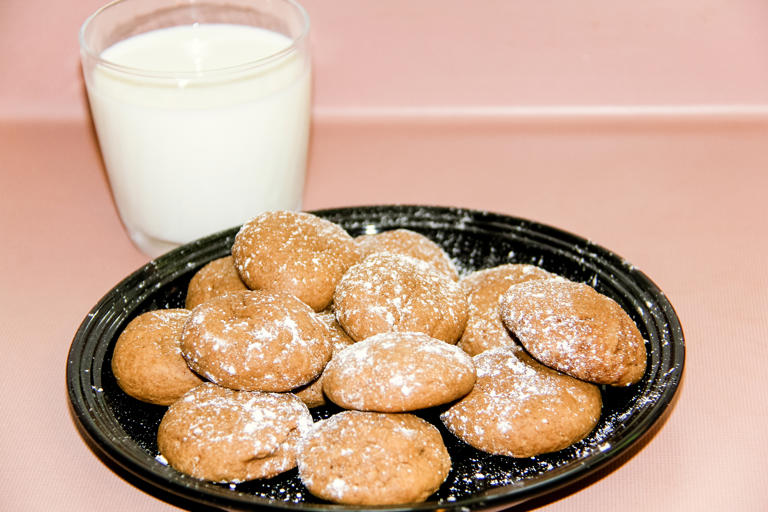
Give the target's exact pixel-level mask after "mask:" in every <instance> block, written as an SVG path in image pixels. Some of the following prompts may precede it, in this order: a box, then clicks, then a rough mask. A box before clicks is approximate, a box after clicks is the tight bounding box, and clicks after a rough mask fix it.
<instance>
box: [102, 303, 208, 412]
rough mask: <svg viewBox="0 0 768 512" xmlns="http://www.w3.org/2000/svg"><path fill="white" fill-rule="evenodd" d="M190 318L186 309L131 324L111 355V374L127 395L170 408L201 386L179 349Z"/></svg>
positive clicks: (148, 316)
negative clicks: (185, 394)
mask: <svg viewBox="0 0 768 512" xmlns="http://www.w3.org/2000/svg"><path fill="white" fill-rule="evenodd" d="M189 316H190V312H189V311H188V310H186V309H161V310H157V311H149V312H147V313H143V314H141V315H139V316H137V317H136V318H134V319H133V320H131V321H130V323H128V325H127V326H126V327H125V329H124V330H123V332H122V333H120V336H119V337H118V338H117V343H115V348H114V352H113V353H112V373H113V374H114V375H115V379H116V380H117V384H118V385H119V386H120V388H121V389H122V390H123V391H125V393H126V394H128V395H130V396H132V397H134V398H136V399H138V400H141V401H143V402H149V403H151V404H158V405H169V404H171V403H173V402H174V401H176V400H177V399H178V398H179V397H180V396H181V395H183V394H184V393H186V392H187V391H189V390H190V389H192V388H194V387H195V386H197V385H199V384H200V383H201V382H202V380H200V378H199V377H198V376H197V375H195V374H194V373H193V372H192V371H191V370H190V369H189V367H188V366H187V362H186V361H185V360H184V357H182V355H181V350H180V348H179V339H180V338H181V332H182V329H183V327H184V324H185V323H186V321H187V319H188V318H189Z"/></svg>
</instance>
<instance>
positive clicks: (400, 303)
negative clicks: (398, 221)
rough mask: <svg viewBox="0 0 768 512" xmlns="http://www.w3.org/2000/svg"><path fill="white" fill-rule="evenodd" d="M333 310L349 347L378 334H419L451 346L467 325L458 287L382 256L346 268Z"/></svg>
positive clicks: (403, 260) (409, 262) (411, 262)
mask: <svg viewBox="0 0 768 512" xmlns="http://www.w3.org/2000/svg"><path fill="white" fill-rule="evenodd" d="M333 306H334V309H335V312H336V318H337V319H338V321H339V323H340V324H341V326H342V327H343V328H344V330H345V331H347V333H348V334H349V335H350V337H352V339H354V340H355V341H360V340H364V339H365V338H368V337H369V336H373V335H374V334H379V333H382V332H421V333H424V334H427V335H429V336H432V337H433V338H437V339H439V340H443V341H445V342H447V343H454V344H455V343H456V342H457V341H458V339H459V337H460V336H461V333H462V332H463V331H464V327H465V325H466V323H467V299H466V297H465V296H464V292H463V291H462V290H461V287H460V286H459V285H458V283H456V282H455V281H453V280H452V279H451V278H450V277H447V276H446V275H445V274H442V273H440V272H438V271H437V270H435V269H434V268H432V266H431V265H429V264H428V263H425V262H423V261H421V260H417V259H415V258H412V257H410V256H403V255H400V254H392V253H388V252H379V253H374V254H372V255H370V256H368V257H367V258H365V259H364V260H363V261H362V262H360V263H358V264H357V265H354V266H353V267H351V268H350V269H349V270H348V271H347V273H346V274H344V277H342V279H341V281H340V282H339V285H338V286H337V287H336V292H335V293H334V297H333Z"/></svg>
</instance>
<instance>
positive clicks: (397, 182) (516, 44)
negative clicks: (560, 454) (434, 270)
mask: <svg viewBox="0 0 768 512" xmlns="http://www.w3.org/2000/svg"><path fill="white" fill-rule="evenodd" d="M101 3H102V0H76V1H74V0H73V2H54V3H51V2H44V1H43V0H29V1H26V0H25V1H22V0H7V1H3V2H0V28H2V30H0V42H2V43H3V47H4V48H6V49H10V50H13V51H6V52H3V56H2V57H0V59H2V60H0V70H2V71H0V247H2V250H1V251H0V311H1V312H2V313H0V343H2V348H3V357H0V374H1V375H3V376H4V378H5V382H6V385H4V386H2V388H1V389H0V410H1V411H2V413H1V414H2V423H1V424H2V436H0V457H1V458H2V461H3V463H4V470H3V478H2V479H0V509H2V510H18V511H38V510H39V511H47V510H57V511H70V510H71V511H82V510H110V511H111V510H131V511H152V512H154V511H166V510H174V509H175V507H174V506H173V505H169V504H167V503H165V502H163V501H161V500H158V499H157V498H155V497H153V496H151V495H149V494H146V493H145V492H144V491H142V490H140V489H138V488H137V487H135V486H133V485H132V484H130V483H129V482H127V481H126V480H124V479H123V478H121V477H120V476H118V475H117V474H116V473H114V472H113V471H112V470H110V469H109V468H108V467H107V466H106V465H105V464H104V463H102V462H101V461H100V459H99V458H97V457H96V456H95V455H94V453H92V452H91V451H90V450H89V448H88V447H87V445H86V444H85V442H84V441H83V439H82V438H81V437H80V435H79V434H78V431H77V429H76V427H75V424H74V422H73V420H72V418H71V416H70V412H69V409H68V400H67V392H66V386H65V362H66V358H67V351H68V349H69V345H70V343H71V340H72V337H73V335H74V333H75V331H76V330H77V327H78V326H79V324H80V322H81V321H82V320H83V318H84V317H85V315H86V314H87V312H88V311H89V310H90V309H91V307H92V306H93V305H94V304H95V303H96V302H97V301H98V300H99V299H100V298H101V296H102V295H103V294H104V293H105V292H106V291H107V290H109V289H110V288H111V287H112V286H114V285H115V284H116V283H117V282H118V281H120V280H121V279H122V278H123V277H124V276H126V275H127V274H129V273H130V272H132V271H133V270H135V269H136V268H138V267H139V266H141V265H142V264H144V263H145V262H147V261H148V258H147V257H146V256H144V255H143V254H141V253H140V252H139V251H138V250H137V249H135V248H134V247H133V245H131V243H130V241H129V240H128V237H127V236H126V234H125V232H124V230H123V228H122V225H121V223H120V220H119V218H118V215H117V212H116V210H115V207H114V204H113V202H112V199H111V197H110V191H109V184H108V181H107V179H106V176H105V173H104V170H103V166H102V163H101V160H100V156H99V151H98V145H97V142H96V139H95V137H94V134H93V132H92V129H91V126H90V125H89V124H88V121H87V119H88V117H87V106H86V104H85V101H84V96H83V90H82V80H81V77H80V75H79V73H78V67H77V66H78V63H77V42H76V38H75V37H74V36H73V34H75V33H76V30H77V26H78V25H79V23H80V22H81V21H82V20H83V19H84V17H85V16H86V15H87V14H88V13H89V12H91V11H92V10H93V9H95V8H96V7H97V6H98V5H99V4H101ZM305 3H306V5H307V8H308V9H309V11H310V15H311V16H312V19H313V21H314V22H315V25H314V29H315V31H314V44H315V48H314V50H313V51H314V55H315V56H316V60H315V64H316V68H315V69H316V96H315V98H316V105H315V110H314V125H313V135H312V142H311V148H310V162H309V170H308V175H307V184H306V190H305V200H304V207H305V208H307V209H316V208H325V207H339V206H352V205H362V204H393V203H401V204H402V203H410V204H429V205H443V206H459V207H467V208H479V209H485V210H491V211H496V212H499V213H504V214H509V215H514V216H519V217H525V218H528V219H532V220H536V221H539V222H543V223H546V224H551V225H553V226H556V227H559V228H561V229H565V230H567V231H571V232H573V233H576V234H579V235H581V236H583V237H585V238H588V239H590V240H592V241H594V242H595V243H597V244H600V245H603V246H605V247H607V248H609V249H611V250H613V251H614V252H616V253H618V254H620V255H621V256H623V257H624V258H626V259H627V260H628V261H630V262H631V263H633V264H634V265H635V266H636V267H638V268H640V269H641V270H643V271H644V272H645V273H646V274H648V275H649V276H650V277H651V278H652V279H653V280H654V281H655V282H656V283H657V284H658V285H659V287H660V288H661V289H662V290H664V292H665V293H666V294H667V296H668V297H669V299H670V301H671V302H672V304H673V305H674V307H675V308H676V310H677V313H678V315H679V317H680V319H681V322H682V325H683V328H684V331H685V335H686V348H687V360H686V367H685V375H684V381H683V384H682V386H681V389H680V393H679V395H678V400H677V402H676V404H675V406H674V408H673V409H672V411H671V414H670V415H669V417H668V418H667V419H666V421H665V422H664V423H663V424H662V425H661V426H660V428H659V429H658V430H657V431H656V432H655V433H654V435H653V436H652V437H651V438H650V439H648V440H647V442H646V443H645V444H644V445H642V447H641V448H640V449H639V450H637V451H635V452H634V453H632V454H631V456H628V457H624V458H622V459H621V460H619V461H617V463H615V464H613V465H612V466H610V467H609V468H607V470H606V471H603V472H601V473H600V474H599V475H598V476H597V477H596V478H592V479H590V480H589V481H586V482H584V483H582V484H580V485H578V486H575V487H572V488H569V489H567V492H563V493H558V494H555V495H552V496H550V497H547V498H545V499H541V500H537V501H535V502H531V503H528V504H526V505H524V506H523V507H522V508H523V509H526V508H530V509H541V510H546V511H547V512H554V511H566V510H567V511H576V512H578V511H594V510H610V509H615V508H621V509H622V510H623V511H624V512H640V511H643V512H645V511H647V510H659V511H680V510H683V511H688V510H690V511H722V510H740V511H755V512H758V511H765V510H768V486H766V485H765V478H766V477H765V470H766V461H768V443H766V435H765V433H764V430H765V424H766V423H768V398H766V396H767V394H766V392H765V391H764V390H762V389H761V388H760V387H759V386H760V385H761V384H760V383H761V382H764V375H765V370H764V365H765V364H766V361H768V343H766V340H768V265H766V251H767V250H768V236H767V235H768V207H766V200H765V196H766V192H767V191H768V172H767V171H768V64H766V63H768V57H767V56H766V52H767V50H766V49H768V35H767V34H768V30H766V28H765V24H766V20H768V16H766V14H768V4H766V3H765V2H763V1H762V0H729V1H727V2H726V1H725V0H707V1H705V2H702V1H700V0H687V1H681V2H675V3H673V4H674V5H672V4H671V3H669V2H665V1H663V0H651V1H649V2H644V3H642V7H641V4H638V3H631V2H630V3H626V4H622V5H623V7H618V6H617V5H618V4H616V3H615V2H607V1H603V0H587V1H585V2H579V5H578V8H575V7H570V8H565V7H564V6H565V5H566V4H568V3H567V2H563V3H562V4H560V6H561V7H562V9H554V10H553V9H552V8H546V7H544V5H545V4H546V5H549V3H548V2H547V3H543V4H542V3H541V2H533V1H528V2H504V1H502V0H489V1H488V2H483V3H482V8H480V7H478V8H476V9H472V10H471V12H469V11H467V10H466V3H462V2H459V1H453V0H424V1H423V2H408V1H407V0H392V1H391V2H383V3H382V2H380V1H376V0H358V1H352V0H334V1H326V0H323V2H322V3H321V2H320V1H319V0H307V1H306V2H305ZM478 5H480V3H478ZM608 6H611V7H610V8H608ZM422 20H427V21H422ZM11 21H13V23H11ZM512 22H515V26H514V28H515V30H508V29H507V27H508V26H510V24H511V23H512ZM41 26H42V28H43V29H44V32H45V34H46V37H44V38H39V37H38V35H39V34H40V27H41ZM341 26H344V27H347V28H346V29H345V30H338V27H341ZM371 27H375V28H376V30H375V31H373V30H371ZM541 27H546V30H541ZM447 33H450V34H452V37H450V38H449V37H446V34H447ZM457 34H460V37H459V36H457ZM441 35H442V37H441ZM454 36H455V37H454ZM438 42H439V43H438ZM16 50H18V51H16ZM21 50H23V51H21ZM534 51H536V52H539V53H536V54H535V56H533V55H534V54H533V53H532V52H534ZM436 54H438V55H439V57H437V58H433V57H434V55H436ZM366 56H368V57H371V56H372V58H363V57H366ZM500 61H503V62H505V63H506V65H507V67H506V68H504V69H503V68H502V67H500V66H499V62H500ZM351 62H353V63H355V67H354V69H353V68H351V67H350V66H349V63H351ZM519 69H522V70H524V71H525V72H524V73H517V72H516V71H515V70H519ZM462 70H463V71H462Z"/></svg>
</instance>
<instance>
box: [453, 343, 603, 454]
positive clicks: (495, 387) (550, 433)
mask: <svg viewBox="0 0 768 512" xmlns="http://www.w3.org/2000/svg"><path fill="white" fill-rule="evenodd" d="M474 362H475V367H476V370H477V382H476V383H475V387H474V388H473V389H472V391H471V392H470V393H469V394H468V395H467V396H465V397H464V398H462V399H461V400H459V402H457V403H456V404H454V405H453V406H451V408H450V409H448V410H447V411H446V412H445V413H443V414H442V416H441V419H442V421H443V423H444V424H445V426H446V427H447V428H448V430H450V431H451V432H453V433H454V434H455V435H456V436H457V437H459V438H460V439H461V440H463V441H464V442H466V443H467V444H469V445H471V446H474V447H475V448H477V449H478V450H482V451H484V452H488V453H492V454H495V455H508V456H511V457H532V456H534V455H539V454H541V453H547V452H554V451H557V450H560V449H563V448H565V447H566V446H569V445H571V444H573V443H575V442H576V441H578V440H580V439H582V438H583V437H584V436H586V435H587V434H589V432H590V431H591V430H592V429H593V428H594V427H595V425H596V424H597V421H598V419H599V418H600V410H601V407H602V399H601V396H600V390H599V389H598V387H597V386H595V385H594V384H589V383H587V382H583V381H580V380H578V379H574V378H573V377H569V376H568V375H565V374H562V373H560V372H556V371H555V370H552V369H550V368H547V367H545V366H543V365H541V364H539V363H537V362H536V361H534V360H533V359H531V358H530V357H528V356H526V355H525V354H521V353H519V352H518V351H516V350H515V349H514V348H513V347H505V348H496V349H492V350H487V351H485V352H483V353H482V354H480V355H477V356H475V357H474Z"/></svg>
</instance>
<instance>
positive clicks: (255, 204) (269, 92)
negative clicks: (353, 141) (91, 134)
mask: <svg viewBox="0 0 768 512" xmlns="http://www.w3.org/2000/svg"><path fill="white" fill-rule="evenodd" d="M290 45H291V40H290V39H288V38H287V37H285V36H283V35H281V34H278V33H275V32H271V31H268V30H265V29H260V28H254V27H250V26H243V25H227V24H195V25H189V26H178V27H172V28H164V29H159V30H154V31H151V32H147V33H144V34H141V35H138V36H133V37H130V38H128V39H125V40H123V41H120V42H118V43H117V44H115V45H114V46H111V47H109V48H107V49H106V50H104V51H103V52H102V54H101V57H102V59H103V60H102V61H101V62H100V63H99V64H97V65H96V66H95V67H94V69H93V72H92V74H91V75H90V76H86V80H87V81H88V95H89V100H90V106H91V113H92V117H93V120H94V124H95V126H96V130H97V133H98V137H99V143H100V145H101V150H102V155H103V157H104V163H105V165H106V169H107V173H108V176H109V181H110V185H111V187H112V192H113V195H114V197H115V202H116V204H117V207H118V210H119V213H120V216H121V218H122V220H123V223H124V224H125V226H126V228H127V230H128V232H129V234H130V236H131V238H132V239H133V240H134V242H135V243H136V244H137V245H138V246H139V247H140V248H141V249H142V250H143V251H144V252H146V253H147V254H150V255H152V256H155V255H158V254H160V253H162V252H165V251H166V250H168V249H170V248H172V247H175V246H176V245H178V244H181V243H185V242H188V241H190V240H193V239H195V238H199V237H201V236H204V235H207V234H209V233H213V232H215V231H219V230H222V229H225V228H228V227H232V226H235V225H237V224H241V223H243V222H244V221H246V220H247V219H249V218H250V217H252V216H254V215H256V214H257V213H259V212H261V211H265V210H272V209H298V208H299V207H300V205H301V197H302V193H303V184H304V174H305V168H306V150H307V139H308V135H309V111H310V65H309V62H308V57H307V56H306V55H302V54H301V53H297V52H296V51H295V49H294V51H291V49H290V48H289V46H290ZM281 50H285V51H284V54H282V55H277V56H275V57H273V58H271V59H267V60H266V61H265V62H262V63H260V64H259V65H253V66H249V65H243V64H242V63H244V62H249V61H254V60H256V59H259V58H262V57H264V56H269V55H273V54H275V53H276V52H280V51H281ZM110 63H114V64H118V65H119V66H123V67H125V69H123V68H116V67H113V66H111V65H110ZM128 68H135V70H134V71H135V72H126V70H127V69H128ZM139 69H140V70H141V71H138V70H139ZM211 70H218V71H211ZM129 71H130V70H129ZM168 72H173V75H174V76H170V75H169V73H168Z"/></svg>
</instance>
